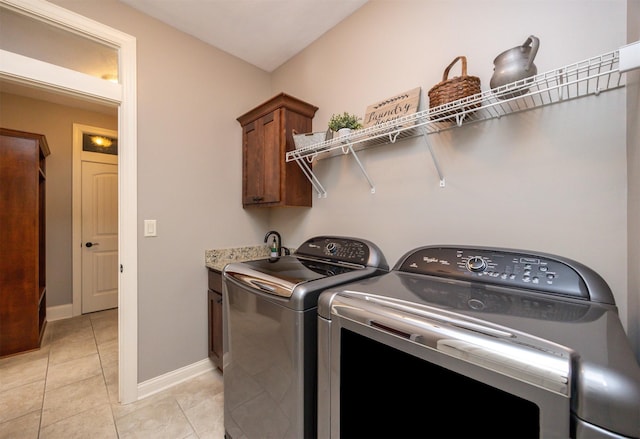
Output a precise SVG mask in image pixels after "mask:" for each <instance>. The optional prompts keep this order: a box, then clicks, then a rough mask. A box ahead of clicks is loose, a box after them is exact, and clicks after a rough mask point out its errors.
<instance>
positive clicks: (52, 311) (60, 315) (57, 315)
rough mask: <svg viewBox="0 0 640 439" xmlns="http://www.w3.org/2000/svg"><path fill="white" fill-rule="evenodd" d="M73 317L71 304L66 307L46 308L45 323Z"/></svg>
mask: <svg viewBox="0 0 640 439" xmlns="http://www.w3.org/2000/svg"><path fill="white" fill-rule="evenodd" d="M71 317H73V304H72V303H68V304H66V305H58V306H48V307H47V321H48V322H53V321H55V320H62V319H69V318H71Z"/></svg>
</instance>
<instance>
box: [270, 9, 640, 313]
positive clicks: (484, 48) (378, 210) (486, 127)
mask: <svg viewBox="0 0 640 439" xmlns="http://www.w3.org/2000/svg"><path fill="white" fill-rule="evenodd" d="M478 17H482V20H480V19H478ZM629 19H630V20H631V18H629ZM636 21H637V17H636ZM626 23H627V2H626V1H624V0H609V1H598V2H584V1H571V0H566V1H560V2H558V1H555V0H538V1H535V2H524V1H516V2H513V1H499V0H491V1H489V0H484V1H476V2H469V1H464V0H447V1H444V0H431V1H420V0H401V1H395V2H390V1H383V0H372V1H370V2H368V3H367V4H365V5H364V6H363V7H362V8H361V9H359V10H358V11H357V12H356V13H355V14H353V15H352V16H351V17H349V18H348V19H346V20H345V21H343V22H342V23H340V24H339V25H338V26H337V27H335V28H334V29H333V30H331V31H330V32H329V33H327V34H325V35H324V36H323V37H322V38H320V39H319V40H317V41H316V42H315V43H314V44H312V45H311V46H310V47H309V48H307V49H306V50H305V51H303V52H302V53H301V54H299V55H298V56H297V57H296V58H294V59H292V60H291V61H289V62H288V63H287V64H286V65H284V66H283V67H281V68H279V69H278V70H277V71H276V72H275V73H274V75H273V85H272V87H273V89H274V90H279V89H285V90H287V91H288V92H290V93H291V94H293V95H296V96H300V97H301V98H303V99H307V100H308V101H309V102H311V103H313V104H315V105H318V106H319V107H320V110H318V113H317V114H316V117H315V119H314V129H315V130H323V129H324V128H325V127H326V123H327V121H328V119H329V117H330V116H331V114H332V113H338V112H342V111H350V112H355V113H357V114H360V115H363V114H364V112H365V109H366V107H367V106H368V105H369V104H371V103H374V102H376V101H378V100H381V99H384V98H385V97H389V96H393V95H395V94H397V93H400V92H403V91H405V90H409V89H412V88H414V87H417V86H420V87H422V94H423V98H425V99H423V108H425V107H424V105H425V104H426V96H427V92H428V90H429V89H430V88H431V87H432V86H433V85H435V84H436V83H438V82H439V81H441V80H442V73H443V70H444V68H445V67H446V66H447V65H448V64H449V63H450V62H451V60H453V58H455V57H456V56H458V55H465V56H466V57H467V59H468V73H469V74H470V75H474V76H478V77H480V79H481V84H482V89H483V90H486V89H488V88H489V80H490V78H491V75H492V73H493V59H494V57H495V56H496V55H497V54H499V53H501V52H502V51H503V50H506V49H508V48H511V47H514V46H517V45H520V44H522V43H523V42H524V40H525V39H526V38H527V36H529V35H530V34H534V35H536V36H537V37H539V38H540V42H541V43H540V50H539V52H538V55H537V57H536V60H535V64H536V65H537V67H538V71H539V72H540V73H542V72H545V71H549V70H553V69H556V68H560V67H563V66H565V65H568V64H572V63H574V62H577V61H581V60H583V59H587V58H590V57H593V56H596V55H599V54H602V53H606V52H610V51H613V50H615V49H617V48H618V47H620V46H622V45H623V44H625V43H626V41H627V39H626V37H627V35H626ZM338 48H339V49H338ZM459 69H460V68H459V66H458V67H456V68H455V69H454V72H455V73H454V74H456V75H457V74H459V71H460V70H459ZM625 105H626V93H625V91H624V90H615V91H610V92H607V93H603V94H601V95H599V96H597V97H587V98H583V99H580V100H576V101H572V102H566V103H562V104H557V105H553V106H549V107H545V108H542V109H537V110H534V111H529V112H526V113H522V114H519V115H511V116H507V117H503V118H501V119H494V120H491V121H487V122H482V123H479V124H474V125H470V126H467V127H462V128H459V129H456V130H453V131H448V132H444V133H441V134H434V135H430V136H429V141H430V143H431V144H432V146H433V149H434V151H435V154H436V155H437V157H438V159H439V161H440V165H441V167H442V170H443V173H444V176H445V178H446V187H445V188H440V187H439V186H438V178H437V173H436V172H435V169H434V166H433V164H432V161H431V158H430V155H429V152H428V150H427V148H426V146H425V144H424V140H423V139H420V138H417V139H414V140H408V141H404V142H401V143H398V144H395V145H389V146H384V147H382V146H381V147H378V148H374V149H370V150H367V151H364V152H362V154H360V159H361V160H362V162H363V164H364V165H365V167H366V168H367V171H368V173H369V175H370V176H371V178H372V179H373V181H374V182H375V185H376V193H375V194H373V195H372V194H370V193H369V187H368V185H367V182H366V180H365V179H364V177H363V176H362V174H361V173H360V171H359V169H358V168H357V165H356V163H355V161H354V160H353V159H352V158H351V157H349V156H339V157H334V158H330V159H327V160H320V161H318V162H317V163H316V165H315V171H316V173H317V176H318V177H319V179H320V181H322V182H323V183H324V184H325V188H326V189H327V191H328V196H327V198H321V199H315V200H314V207H313V209H311V210H308V211H303V210H299V211H296V212H294V213H292V212H291V211H278V212H275V213H274V214H273V216H272V222H271V225H272V226H274V227H276V228H280V229H283V230H286V231H288V232H289V236H288V238H290V239H293V240H294V241H296V240H301V239H303V237H305V236H307V235H313V234H316V233H319V232H322V233H331V234H346V235H356V236H364V237H366V238H369V239H371V240H373V241H374V242H377V243H378V244H379V245H380V246H381V248H382V249H383V251H384V252H385V254H386V256H387V258H388V259H389V260H390V261H392V263H394V262H395V261H397V260H398V258H400V256H401V255H402V254H403V253H405V252H406V251H408V250H410V249H412V248H415V247H418V246H420V245H426V244H439V243H463V244H477V245H489V246H501V247H511V248H520V249H530V250H538V251H544V252H549V253H556V254H559V255H563V256H567V257H570V258H573V259H576V260H578V261H581V262H583V263H585V264H586V265H589V266H591V267H592V268H594V269H595V270H596V271H598V272H599V273H600V274H602V275H603V277H604V278H605V279H606V280H607V282H608V283H609V284H610V286H611V287H612V289H613V290H614V294H615V297H616V300H617V301H618V305H619V308H620V314H621V319H622V321H623V324H625V325H626V324H627V323H628V320H629V314H628V313H629V312H630V311H631V310H630V309H629V308H628V306H627V300H628V289H627V245H628V244H627V243H628V233H627V156H626V154H627V140H626V116H625V115H626V107H625ZM636 227H637V226H636ZM291 231H293V232H291ZM636 233H637V232H636ZM637 294H638V293H637V292H636V290H633V292H632V295H633V296H634V298H635V297H637ZM633 313H634V315H635V316H636V318H637V310H634V311H633Z"/></svg>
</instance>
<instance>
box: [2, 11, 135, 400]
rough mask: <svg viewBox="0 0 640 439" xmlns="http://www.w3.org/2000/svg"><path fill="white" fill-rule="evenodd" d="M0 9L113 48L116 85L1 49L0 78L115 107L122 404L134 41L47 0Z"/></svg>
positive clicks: (127, 367)
mask: <svg viewBox="0 0 640 439" xmlns="http://www.w3.org/2000/svg"><path fill="white" fill-rule="evenodd" d="M0 7H3V8H6V9H9V10H11V11H14V12H18V13H19V14H22V15H24V16H26V17H30V18H33V19H35V20H40V21H43V22H46V23H51V24H54V26H56V27H57V28H58V29H62V30H66V31H69V32H71V33H74V34H76V35H81V36H83V37H84V38H86V39H87V40H92V41H99V42H102V43H103V44H105V45H107V46H110V47H113V48H115V49H116V50H117V51H118V63H119V77H118V83H112V82H110V81H107V80H104V79H101V78H98V77H92V76H90V75H87V74H84V73H80V72H77V71H73V70H70V69H68V68H63V67H60V66H57V65H54V64H50V63H48V62H45V61H42V60H41V59H37V58H33V57H30V56H25V55H19V54H17V53H14V52H10V51H7V50H2V49H0V80H2V81H9V82H14V83H19V84H23V85H27V86H29V87H31V88H35V89H38V90H42V91H51V92H55V93H58V94H60V95H62V96H73V97H75V98H80V99H84V100H91V101H94V102H95V101H99V102H103V103H109V104H115V105H118V107H119V118H118V139H119V143H120V146H121V154H120V155H119V160H120V162H119V165H118V171H119V172H118V186H119V188H121V189H122V190H120V191H118V210H119V215H118V231H119V236H118V249H119V254H118V259H119V261H118V270H119V277H118V286H119V293H120V294H119V306H118V314H119V318H118V345H119V361H118V364H119V366H118V369H119V374H118V376H119V400H120V402H122V403H124V404H126V403H130V402H133V401H136V400H137V398H138V388H137V387H138V377H137V368H138V366H137V365H138V360H137V353H138V346H137V339H138V337H137V324H138V322H137V315H138V313H137V300H138V298H137V296H138V292H137V283H138V274H137V273H138V271H137V227H136V223H137V162H136V161H137V145H136V138H137V119H136V40H135V38H134V37H132V36H130V35H127V34H124V33H122V32H120V31H117V30H115V29H112V28H110V27H108V26H105V25H102V24H100V23H97V22H95V21H93V20H90V19H88V18H85V17H82V16H80V15H78V14H75V13H72V12H70V11H67V10H66V9H64V8H61V7H59V6H56V5H54V4H51V3H48V2H46V1H39V0H0ZM3 40H4V38H3ZM7 40H8V39H7ZM35 47H37V46H35ZM43 59H46V58H43Z"/></svg>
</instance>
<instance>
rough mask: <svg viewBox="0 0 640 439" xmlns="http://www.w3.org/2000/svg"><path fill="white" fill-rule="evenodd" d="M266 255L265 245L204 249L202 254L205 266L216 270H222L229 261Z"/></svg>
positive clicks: (267, 254) (264, 256) (245, 259)
mask: <svg viewBox="0 0 640 439" xmlns="http://www.w3.org/2000/svg"><path fill="white" fill-rule="evenodd" d="M268 257H269V247H268V246H266V245H256V246H253V247H233V248H220V249H214V250H206V251H205V254H204V259H205V265H206V266H207V268H211V269H213V270H217V271H222V269H223V268H224V266H225V265H227V264H228V263H230V262H242V261H250V260H253V259H264V258H268Z"/></svg>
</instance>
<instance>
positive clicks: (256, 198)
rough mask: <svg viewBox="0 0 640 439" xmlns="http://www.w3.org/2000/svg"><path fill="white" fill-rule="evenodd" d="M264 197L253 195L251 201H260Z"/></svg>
mask: <svg viewBox="0 0 640 439" xmlns="http://www.w3.org/2000/svg"><path fill="white" fill-rule="evenodd" d="M262 200H264V197H253V201H262Z"/></svg>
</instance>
